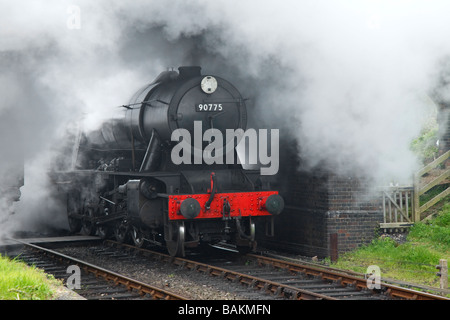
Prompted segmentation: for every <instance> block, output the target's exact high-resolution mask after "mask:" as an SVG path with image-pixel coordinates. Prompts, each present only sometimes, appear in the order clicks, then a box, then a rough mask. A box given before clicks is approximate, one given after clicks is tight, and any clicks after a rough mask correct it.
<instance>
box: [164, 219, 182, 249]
mask: <svg viewBox="0 0 450 320" xmlns="http://www.w3.org/2000/svg"><path fill="white" fill-rule="evenodd" d="M172 228H173V229H172V238H173V239H174V240H169V241H166V247H167V251H168V252H169V254H170V256H172V257H184V256H185V250H184V225H180V226H178V228H176V227H175V226H173V227H172Z"/></svg>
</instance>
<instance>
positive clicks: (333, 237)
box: [330, 233, 338, 262]
mask: <svg viewBox="0 0 450 320" xmlns="http://www.w3.org/2000/svg"><path fill="white" fill-rule="evenodd" d="M330 251H331V254H330V255H331V257H330V258H331V261H332V262H336V261H337V260H338V234H337V233H332V234H330Z"/></svg>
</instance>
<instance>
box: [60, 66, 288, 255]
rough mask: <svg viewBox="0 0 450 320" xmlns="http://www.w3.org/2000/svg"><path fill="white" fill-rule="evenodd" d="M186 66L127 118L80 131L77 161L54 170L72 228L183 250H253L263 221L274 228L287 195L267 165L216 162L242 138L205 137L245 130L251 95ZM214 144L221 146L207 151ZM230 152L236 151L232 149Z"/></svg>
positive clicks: (144, 92)
mask: <svg viewBox="0 0 450 320" xmlns="http://www.w3.org/2000/svg"><path fill="white" fill-rule="evenodd" d="M178 70H179V72H176V71H165V72H162V73H161V74H160V75H159V76H158V77H157V78H156V79H155V81H153V82H152V83H151V84H150V85H148V86H146V87H144V88H143V89H141V90H140V91H138V92H137V93H136V94H135V95H134V96H133V97H132V99H131V101H130V103H129V104H128V105H126V106H123V108H124V112H125V114H124V116H123V117H122V118H118V119H111V120H110V121H108V122H106V123H104V124H103V125H102V127H101V128H100V129H99V130H97V131H95V132H91V133H89V134H80V135H79V137H78V139H77V142H76V143H75V154H76V161H74V166H73V168H72V169H71V170H65V171H58V172H54V173H53V179H54V181H55V182H56V183H57V185H58V187H59V189H60V190H62V191H63V192H64V194H66V195H67V212H68V219H69V226H70V229H71V231H72V232H79V231H80V230H82V231H83V233H85V234H90V235H94V234H98V235H99V236H101V237H103V238H108V237H115V239H116V240H117V241H120V242H124V241H132V242H134V244H135V245H136V246H142V245H143V244H144V243H145V242H147V243H152V244H156V245H162V246H166V247H167V249H168V251H169V253H170V255H172V256H175V255H178V256H184V255H185V249H186V248H192V247H196V246H198V245H199V244H202V243H217V242H219V241H228V242H230V243H234V244H235V245H236V246H237V247H238V248H239V249H240V250H249V249H251V248H253V247H254V246H255V243H256V242H255V226H256V224H255V222H256V221H257V220H258V219H267V225H266V226H265V227H266V228H267V230H269V231H270V230H273V219H272V217H273V216H274V215H277V214H279V213H280V212H281V211H282V210H283V207H284V202H283V199H282V197H281V196H280V195H279V194H278V192H277V191H274V190H271V189H270V184H269V182H268V181H266V179H265V177H264V176H262V175H260V173H259V171H254V170H244V169H243V168H242V166H241V165H240V164H238V162H237V161H235V162H236V163H231V164H224V161H215V162H214V161H211V159H212V158H213V157H214V156H217V154H215V153H217V152H218V151H221V150H225V147H227V146H229V145H230V144H231V145H235V144H236V143H237V140H238V138H237V137H232V139H228V140H226V141H222V142H220V141H212V139H211V140H208V139H204V136H203V135H204V134H205V133H208V132H209V133H211V130H213V131H212V132H213V133H214V132H220V133H222V134H224V135H225V133H226V131H227V129H234V130H237V129H242V130H245V129H246V125H247V110H246V106H245V102H244V99H243V98H242V96H241V94H240V93H239V92H238V90H237V89H236V88H235V87H234V86H233V85H232V84H231V83H229V82H228V81H226V80H224V79H222V78H219V77H216V76H211V75H207V76H202V75H201V72H200V70H201V68H200V67H180V68H179V69H178ZM196 130H197V131H198V130H200V131H199V132H195V131H196ZM208 130H209V131H208ZM214 130H218V131H214ZM175 133H176V134H175ZM183 134H184V135H187V136H184V139H181V138H180V137H181V136H182V135H183ZM192 135H194V137H193V139H192V140H195V141H194V143H193V145H192V143H191V144H189V143H188V142H190V141H189V138H190V137H192ZM196 135H199V136H200V137H203V138H200V139H198V137H196ZM174 136H175V137H178V140H176V139H175V141H174ZM205 140H206V141H205ZM183 143H184V144H183ZM211 143H216V146H219V147H218V148H216V150H214V151H212V152H210V153H208V152H206V150H207V149H208V146H210V145H211ZM218 144H219V145H218ZM180 146H184V147H183V148H181V147H180ZM175 148H177V150H178V151H177V152H175V153H174V149H175ZM227 150H228V151H230V150H232V152H234V155H232V156H235V158H234V159H237V154H236V150H235V149H234V148H228V147H227ZM198 155H200V157H198ZM174 156H176V157H177V159H178V160H177V161H174V160H173V158H174ZM179 159H182V160H185V161H179ZM214 159H217V158H214Z"/></svg>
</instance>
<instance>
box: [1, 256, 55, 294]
mask: <svg viewBox="0 0 450 320" xmlns="http://www.w3.org/2000/svg"><path fill="white" fill-rule="evenodd" d="M57 283H58V282H57V280H55V279H54V278H49V277H48V276H47V275H46V274H45V273H44V272H42V271H41V270H39V269H36V268H34V267H29V266H27V265H26V264H25V263H23V262H19V261H16V260H10V259H8V258H6V257H2V256H1V255H0V299H1V300H48V299H51V298H52V296H53V290H52V287H53V286H55V285H56V284H57Z"/></svg>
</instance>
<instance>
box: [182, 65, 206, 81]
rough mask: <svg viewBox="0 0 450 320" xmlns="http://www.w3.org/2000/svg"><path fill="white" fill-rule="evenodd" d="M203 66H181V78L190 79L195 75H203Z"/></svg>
mask: <svg viewBox="0 0 450 320" xmlns="http://www.w3.org/2000/svg"><path fill="white" fill-rule="evenodd" d="M201 69H202V68H201V67H198V66H188V67H179V68H178V71H179V73H180V75H179V76H178V78H179V79H189V78H194V77H199V76H201V75H202V74H201V72H200V70H201Z"/></svg>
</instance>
